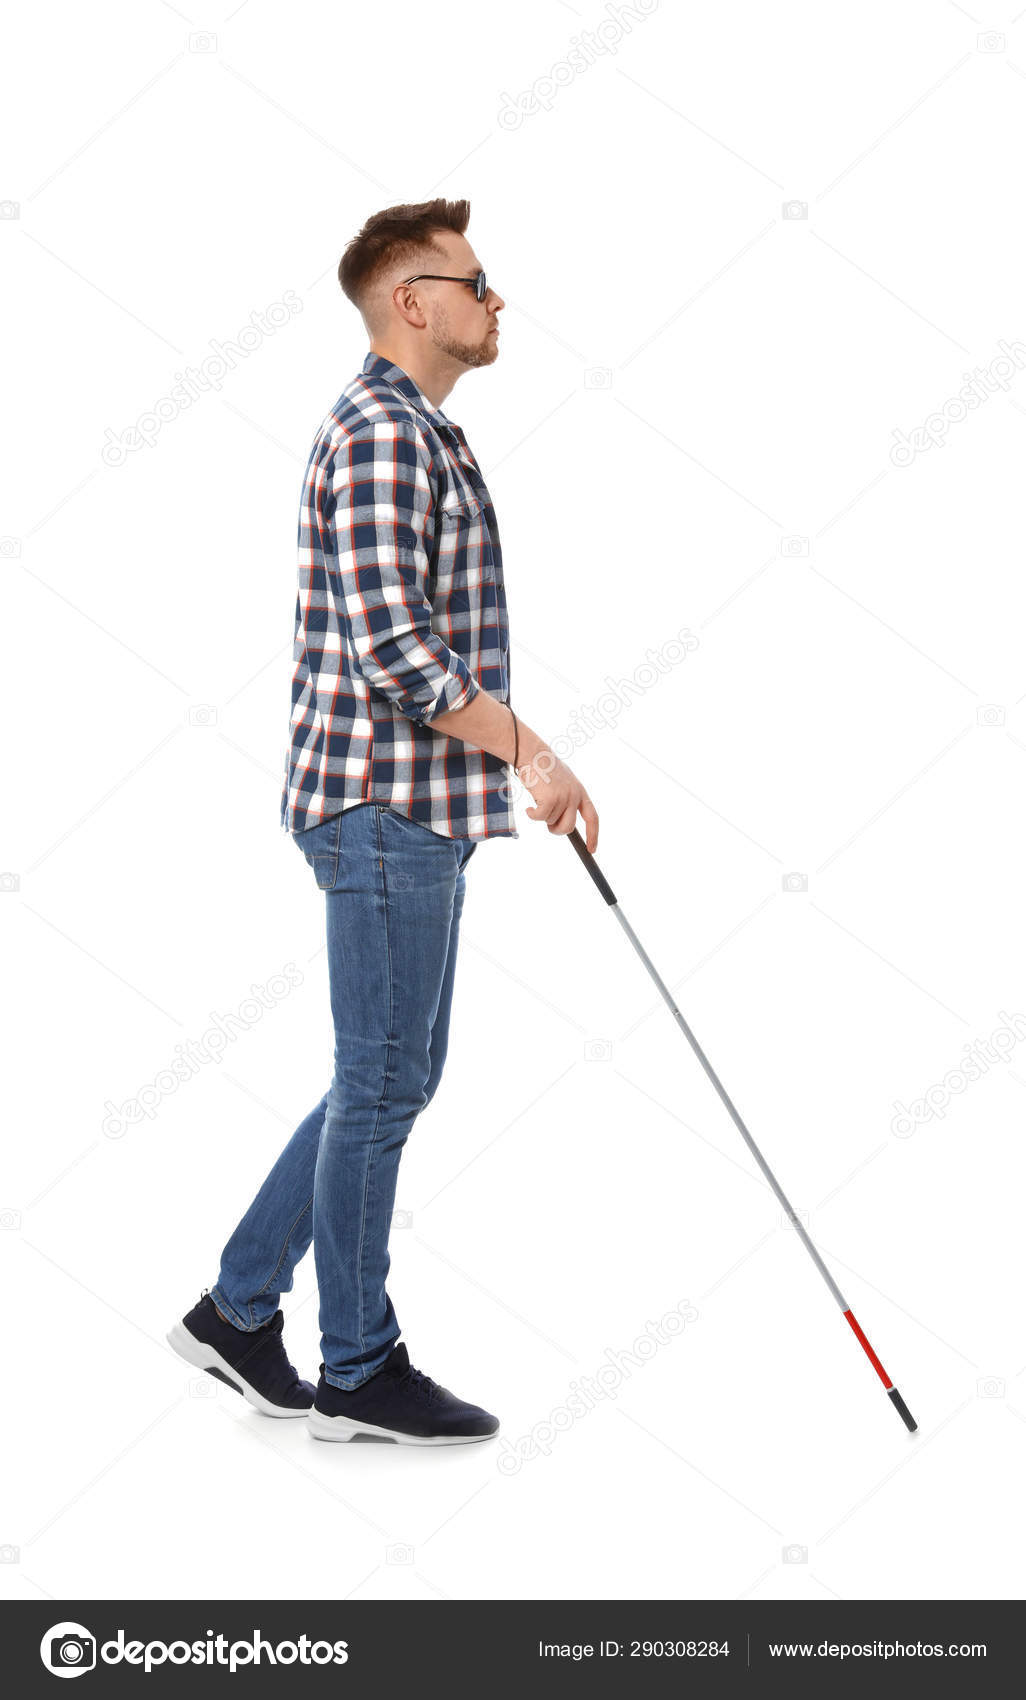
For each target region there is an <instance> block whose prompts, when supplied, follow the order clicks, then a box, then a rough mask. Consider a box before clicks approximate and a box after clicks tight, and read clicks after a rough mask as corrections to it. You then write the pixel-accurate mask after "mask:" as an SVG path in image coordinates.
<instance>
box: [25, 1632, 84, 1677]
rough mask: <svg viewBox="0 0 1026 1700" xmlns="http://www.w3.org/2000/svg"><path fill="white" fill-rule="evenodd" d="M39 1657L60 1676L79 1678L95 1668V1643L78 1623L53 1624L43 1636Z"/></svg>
mask: <svg viewBox="0 0 1026 1700" xmlns="http://www.w3.org/2000/svg"><path fill="white" fill-rule="evenodd" d="M39 1654H40V1657H41V1659H42V1661H43V1663H44V1665H47V1666H48V1667H49V1669H50V1670H52V1671H57V1672H59V1673H60V1675H61V1676H79V1675H80V1674H81V1672H82V1671H86V1670H95V1668H96V1641H95V1639H94V1637H93V1636H92V1635H90V1633H89V1631H88V1629H83V1628H82V1625H81V1624H80V1623H55V1624H54V1626H53V1628H52V1629H48V1630H47V1632H46V1634H45V1635H44V1636H43V1639H42V1643H41V1645H40V1648H39Z"/></svg>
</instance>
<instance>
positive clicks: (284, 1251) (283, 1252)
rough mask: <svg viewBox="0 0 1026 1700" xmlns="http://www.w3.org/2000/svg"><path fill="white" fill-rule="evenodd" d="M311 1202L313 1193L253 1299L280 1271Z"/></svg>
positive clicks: (263, 1291)
mask: <svg viewBox="0 0 1026 1700" xmlns="http://www.w3.org/2000/svg"><path fill="white" fill-rule="evenodd" d="M312 1203H313V1195H312V1194H311V1196H310V1197H309V1198H308V1199H307V1201H306V1203H305V1204H304V1205H303V1208H302V1210H301V1211H300V1212H299V1215H298V1216H297V1217H296V1219H295V1221H294V1222H293V1224H292V1226H291V1228H290V1229H289V1231H288V1233H287V1234H286V1235H285V1244H284V1245H283V1246H282V1248H281V1256H280V1257H279V1259H278V1261H277V1263H276V1264H275V1266H274V1268H273V1269H272V1270H271V1273H270V1275H269V1276H268V1277H267V1280H266V1281H265V1282H264V1284H263V1286H262V1287H258V1288H257V1290H256V1292H255V1293H254V1294H253V1297H254V1298H255V1299H259V1298H260V1297H261V1296H262V1294H264V1293H266V1291H267V1289H268V1287H269V1286H270V1285H271V1283H272V1281H273V1280H274V1279H275V1277H276V1276H277V1275H279V1274H280V1273H281V1266H282V1264H283V1263H284V1262H285V1259H286V1257H287V1256H288V1250H289V1246H290V1244H291V1242H292V1236H293V1234H294V1233H295V1231H296V1229H297V1228H298V1227H299V1224H300V1222H301V1221H302V1220H303V1217H304V1216H305V1215H306V1213H307V1211H308V1210H309V1208H310V1206H311V1205H312Z"/></svg>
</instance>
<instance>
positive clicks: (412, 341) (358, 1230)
mask: <svg viewBox="0 0 1026 1700" xmlns="http://www.w3.org/2000/svg"><path fill="white" fill-rule="evenodd" d="M469 214H470V207H469V203H468V202H467V201H445V200H435V201H428V202H425V203H423V204H421V205H419V206H400V207H390V208H388V209H387V210H386V211H385V212H381V213H377V214H376V215H375V216H374V217H373V218H371V219H369V220H368V221H367V223H366V224H365V225H364V227H363V229H362V230H361V231H360V234H359V235H358V236H357V237H356V238H355V239H354V240H353V241H352V242H350V244H349V246H348V248H347V249H346V251H345V254H344V255H343V257H342V261H341V263H340V266H339V281H340V283H341V286H342V289H343V291H344V292H345V294H346V295H347V296H348V298H349V300H350V301H352V302H353V303H354V304H355V305H356V306H357V307H358V308H359V311H360V313H361V315H362V317H363V321H364V324H365V326H366V329H367V332H368V335H369V339H370V352H369V354H368V355H367V357H366V359H365V360H364V363H363V370H362V372H361V373H360V374H359V375H358V376H357V377H356V378H354V379H353V381H352V383H350V384H349V385H348V386H347V387H346V389H345V390H343V392H342V394H341V396H340V397H339V399H338V401H337V402H336V403H335V406H334V407H333V408H332V410H331V412H330V413H329V414H328V415H327V417H326V419H325V420H324V422H323V423H322V425H321V427H320V429H319V431H318V433H317V436H316V438H315V441H314V444H313V448H312V450H311V453H310V458H309V461H308V464H307V470H306V479H305V487H304V491H303V498H302V506H301V511H300V520H299V593H298V597H297V603H296V639H295V651H294V657H295V663H296V665H295V672H294V676H293V684H292V720H291V741H290V747H289V750H288V753H287V758H286V764H285V782H284V788H283V792H282V799H281V822H282V826H283V829H284V830H287V831H289V832H290V833H291V834H292V835H293V836H294V838H295V841H296V843H297V844H298V845H299V847H300V849H301V850H302V851H303V854H304V856H305V857H306V860H307V862H308V863H309V865H310V867H311V868H312V869H313V872H314V877H315V879H316V881H317V884H318V886H319V887H320V889H321V890H322V891H324V892H325V894H326V910H327V939H328V968H329V981H330V990H331V1007H332V1015H333V1018H334V1025H335V1070H334V1076H333V1078H332V1082H331V1086H330V1088H329V1090H328V1091H327V1093H326V1094H325V1095H324V1097H323V1098H322V1099H321V1100H320V1103H319V1104H317V1105H316V1107H315V1108H314V1109H313V1110H312V1111H311V1112H310V1114H309V1115H308V1116H307V1117H306V1119H305V1121H303V1122H301V1124H300V1126H299V1127H298V1128H297V1129H296V1132H295V1133H294V1134H293V1136H292V1139H291V1140H290V1141H289V1143H288V1145H287V1146H286V1147H285V1150H284V1151H283V1152H282V1154H281V1156H280V1157H279V1159H278V1161H277V1163H276V1164H275V1166H274V1168H273V1169H272V1170H271V1172H270V1174H269V1175H268V1177H267V1179H266V1181H265V1182H264V1184H263V1186H262V1187H261V1189H260V1191H259V1193H258V1194H257V1196H256V1198H255V1199H254V1201H253V1203H252V1205H251V1206H250V1208H249V1210H248V1211H247V1212H246V1215H245V1216H244V1217H243V1218H242V1221H241V1222H240V1223H239V1225H238V1227H237V1228H236V1230H235V1232H234V1233H233V1235H232V1237H231V1238H230V1240H229V1241H228V1243H227V1245H226V1246H225V1248H224V1252H223V1253H222V1258H221V1267H220V1272H219V1274H218V1279H217V1282H216V1284H215V1285H214V1287H213V1288H212V1289H211V1290H210V1291H209V1292H207V1291H206V1290H204V1294H203V1296H202V1297H201V1299H200V1301H199V1303H198V1304H197V1305H196V1306H195V1308H194V1309H193V1310H191V1311H190V1312H189V1313H188V1315H187V1316H185V1317H184V1318H183V1319H182V1321H181V1322H179V1323H177V1324H176V1325H175V1327H174V1328H173V1329H172V1331H171V1333H170V1335H169V1336H168V1338H169V1340H170V1341H171V1344H172V1345H173V1346H174V1347H175V1349H176V1350H177V1351H178V1352H179V1353H180V1354H181V1355H182V1356H183V1357H185V1358H186V1359H187V1360H188V1362H189V1363H191V1364H194V1365H197V1366H198V1367H200V1368H201V1369H204V1370H207V1371H209V1372H210V1374H212V1375H215V1376H218V1377H219V1378H220V1379H221V1380H222V1381H226V1382H227V1383H228V1385H229V1386H232V1387H234V1388H235V1389H236V1390H237V1391H238V1392H240V1393H242V1394H243V1395H244V1397H246V1398H247V1399H248V1400H249V1401H250V1403H251V1404H253V1405H255V1406H256V1408H257V1409H258V1410H260V1411H263V1412H264V1413H265V1414H266V1415H269V1416H282V1417H288V1416H305V1417H307V1420H308V1424H309V1429H310V1433H311V1434H313V1435H314V1436H316V1437H317V1438H318V1439H322V1440H349V1439H352V1438H353V1437H354V1436H357V1435H361V1434H365V1435H378V1436H382V1437H385V1438H388V1439H390V1440H393V1441H398V1442H403V1443H407V1444H413V1445H424V1446H430V1445H444V1444H449V1443H453V1442H461V1441H474V1440H484V1439H486V1438H488V1437H489V1436H490V1435H493V1434H494V1433H495V1432H496V1430H497V1429H498V1426H499V1425H498V1419H497V1418H496V1417H493V1416H491V1415H490V1414H489V1413H488V1412H487V1411H485V1410H482V1409H481V1408H480V1407H479V1406H477V1405H472V1404H468V1403H467V1402H465V1401H464V1400H461V1399H458V1398H456V1397H455V1396H454V1395H453V1394H452V1393H450V1392H449V1391H448V1389H446V1388H444V1387H441V1386H439V1385H438V1383H437V1382H435V1381H432V1379H431V1378H430V1376H428V1375H425V1374H424V1373H423V1372H422V1371H420V1370H417V1369H414V1368H413V1366H412V1365H411V1363H410V1360H409V1355H408V1353H407V1349H406V1346H405V1345H404V1344H402V1343H400V1342H399V1341H398V1334H399V1324H398V1321H397V1319H396V1314H395V1311H394V1309H393V1306H392V1302H391V1299H390V1298H389V1296H388V1294H387V1292H386V1290H385V1278H386V1276H387V1274H388V1270H389V1256H388V1235H389V1227H390V1225H391V1218H392V1210H393V1205H394V1200H395V1189H396V1177H397V1173H398V1168H399V1160H400V1157H401V1155H402V1150H403V1146H404V1145H405V1142H406V1139H407V1137H408V1135H409V1133H410V1129H411V1128H412V1126H413V1123H414V1121H415V1119H416V1117H417V1115H418V1114H419V1113H420V1111H421V1110H422V1109H423V1108H424V1107H425V1105H426V1104H428V1103H429V1102H430V1101H431V1098H432V1097H433V1096H434V1093H435V1090H436V1088H437V1086H438V1082H439V1079H440V1077H441V1073H442V1068H443V1066H444V1063H445V1055H446V1044H447V1037H448V1026H449V1011H450V1005H451V1000H452V990H453V977H454V973H455V966H456V952H457V944H458V938H459V924H460V916H461V912H462V908H463V899H464V889H465V873H464V870H465V868H466V864H467V862H468V860H469V859H470V857H471V856H472V855H473V854H474V852H475V851H476V849H477V845H478V843H479V842H480V840H481V839H483V838H494V837H507V838H517V837H519V834H518V832H517V830H516V825H515V820H514V816H513V810H512V806H511V801H510V776H509V768H510V764H513V765H514V766H515V769H516V772H517V773H518V775H519V776H520V778H521V780H522V781H523V783H524V785H525V786H526V788H527V790H528V791H529V792H530V794H531V797H532V799H533V805H534V806H533V807H532V808H529V809H528V810H527V814H528V816H529V817H530V818H531V819H532V820H536V821H544V822H545V824H546V825H547V827H548V829H549V831H550V832H552V833H556V834H564V833H568V832H570V831H571V830H572V829H573V828H574V827H575V825H576V823H577V816H578V814H580V815H581V817H582V819H583V821H584V823H585V828H586V837H587V845H588V848H589V850H592V851H594V850H595V848H596V846H597V843H598V815H597V814H596V811H595V808H594V806H593V804H592V802H591V800H590V798H589V797H588V795H587V793H586V792H585V790H584V787H583V786H582V785H581V783H580V781H579V780H578V779H577V778H576V777H575V776H574V774H573V773H572V772H571V771H570V770H569V768H567V767H566V766H564V764H563V763H562V762H561V761H560V760H559V759H558V757H556V755H555V754H554V752H553V751H551V750H550V749H549V748H548V746H547V745H546V744H545V743H544V741H543V740H542V739H541V738H540V737H539V736H538V734H537V733H536V732H534V731H532V729H531V727H530V726H528V725H527V724H526V723H525V722H524V721H522V720H520V718H519V716H516V715H514V713H513V710H512V707H511V704H510V701H509V681H510V665H509V643H508V623H507V617H506V600H505V589H504V584H503V575H502V556H501V550H500V546H499V533H498V527H497V525H496V521H495V512H494V509H493V507H492V502H491V498H490V496H489V494H488V490H487V487H486V485H485V481H484V478H483V477H482V475H481V469H480V467H479V466H478V464H477V461H476V460H475V459H474V457H473V455H472V454H471V452H470V449H469V448H468V446H467V442H466V439H465V437H464V435H463V432H462V431H461V430H460V428H459V426H458V425H454V424H453V423H452V421H451V420H450V419H448V418H447V417H446V415H445V413H443V412H442V406H441V404H442V402H443V401H444V400H445V398H446V396H447V395H448V394H449V391H450V390H451V389H452V387H453V384H454V383H455V382H456V380H457V378H459V377H461V376H462V374H463V373H464V372H467V371H470V370H471V369H472V368H473V367H476V366H490V365H491V364H492V363H493V362H494V361H495V359H496V358H497V355H498V351H499V314H500V312H501V311H502V309H503V307H504V305H505V303H504V302H503V300H502V297H501V296H499V295H498V294H496V292H495V290H494V289H490V288H489V287H488V284H487V280H486V278H485V275H484V272H483V269H482V267H481V264H480V261H479V260H478V258H477V256H476V254H475V253H474V250H473V248H472V247H471V245H470V243H469V242H468V241H467V238H466V235H465V232H466V228H467V222H468V218H469ZM311 1238H312V1239H313V1245H314V1259H315V1263H316V1269H317V1284H318V1289H319V1294H320V1326H321V1331H322V1335H321V1350H322V1353H323V1359H324V1361H323V1363H322V1364H321V1373H320V1379H319V1382H318V1385H317V1388H316V1390H315V1389H314V1388H313V1386H312V1385H311V1384H310V1383H309V1382H305V1381H300V1380H299V1378H298V1376H297V1374H296V1371H295V1370H294V1369H293V1367H292V1365H291V1364H290V1363H289V1360H288V1357H287V1355H286V1353H285V1348H284V1345H283V1343H282V1338H281V1327H282V1313H281V1311H280V1310H279V1309H278V1308H277V1307H278V1299H279V1296H280V1294H281V1293H283V1292H288V1291H289V1290H290V1289H291V1287H292V1279H293V1273H294V1270H295V1266H296V1264H297V1263H298V1262H299V1260H300V1258H301V1257H302V1256H303V1254H304V1252H305V1251H306V1250H307V1248H308V1246H309V1244H310V1241H311Z"/></svg>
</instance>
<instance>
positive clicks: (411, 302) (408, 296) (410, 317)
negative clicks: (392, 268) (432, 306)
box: [392, 283, 427, 331]
mask: <svg viewBox="0 0 1026 1700" xmlns="http://www.w3.org/2000/svg"><path fill="white" fill-rule="evenodd" d="M392 305H393V307H394V308H395V310H396V312H397V313H398V314H399V317H400V318H401V319H405V321H406V323H407V324H408V325H412V326H413V327H414V329H415V330H418V331H422V330H423V329H424V328H425V326H426V325H427V317H426V315H425V313H424V309H423V308H422V307H421V305H420V300H419V298H418V295H417V291H416V289H415V288H414V286H413V284H412V283H397V284H396V286H395V288H394V289H393V291H392Z"/></svg>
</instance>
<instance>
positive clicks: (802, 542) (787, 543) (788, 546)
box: [780, 537, 809, 556]
mask: <svg viewBox="0 0 1026 1700" xmlns="http://www.w3.org/2000/svg"><path fill="white" fill-rule="evenodd" d="M808 552H809V540H808V538H807V537H782V538H781V539H780V553H781V554H782V555H793V556H799V555H807V554H808Z"/></svg>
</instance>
